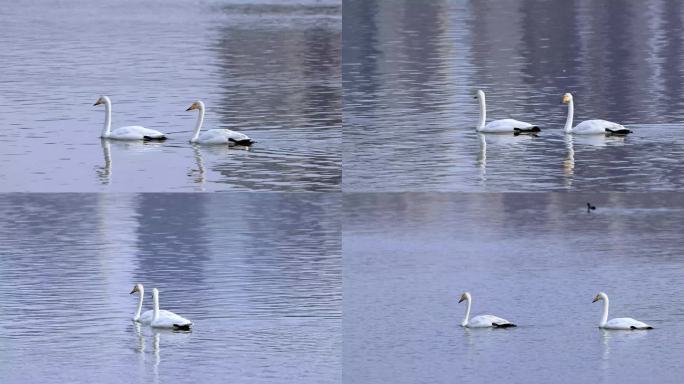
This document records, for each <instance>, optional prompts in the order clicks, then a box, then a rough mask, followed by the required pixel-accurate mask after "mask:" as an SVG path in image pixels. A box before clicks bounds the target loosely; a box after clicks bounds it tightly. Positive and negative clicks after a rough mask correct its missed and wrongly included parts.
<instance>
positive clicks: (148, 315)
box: [131, 284, 180, 325]
mask: <svg viewBox="0 0 684 384" xmlns="http://www.w3.org/2000/svg"><path fill="white" fill-rule="evenodd" d="M136 292H138V293H140V299H139V300H138V308H137V309H136V311H135V314H134V315H133V321H135V322H136V323H141V324H145V325H149V324H150V323H151V322H152V319H154V310H153V309H150V310H148V311H145V312H144V313H142V314H141V313H140V312H141V311H142V306H143V298H144V297H145V288H144V287H143V285H142V284H136V285H135V286H133V290H132V291H131V295H132V294H134V293H136ZM159 316H161V317H173V316H178V315H176V314H175V313H173V312H170V311H167V310H164V309H160V310H159ZM179 317H180V316H179Z"/></svg>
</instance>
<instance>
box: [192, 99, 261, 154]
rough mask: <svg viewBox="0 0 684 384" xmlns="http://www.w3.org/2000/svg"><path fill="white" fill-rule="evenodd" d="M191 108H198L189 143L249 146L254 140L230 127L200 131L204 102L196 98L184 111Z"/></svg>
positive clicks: (202, 121)
mask: <svg viewBox="0 0 684 384" xmlns="http://www.w3.org/2000/svg"><path fill="white" fill-rule="evenodd" d="M193 109H199V116H198V117H197V124H196V125H195V131H194V134H193V136H192V138H191V139H190V142H191V143H197V144H201V145H229V146H233V145H242V146H250V145H252V144H254V140H252V139H250V138H249V136H247V135H245V134H244V133H240V132H235V131H231V130H230V129H210V130H207V131H204V132H201V131H202V124H203V123H204V110H205V109H204V103H203V102H202V101H201V100H198V101H196V102H194V103H192V105H191V106H190V108H188V109H186V111H192V110H193Z"/></svg>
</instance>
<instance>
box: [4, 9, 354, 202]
mask: <svg viewBox="0 0 684 384" xmlns="http://www.w3.org/2000/svg"><path fill="white" fill-rule="evenodd" d="M340 8H341V5H340V2H339V1H337V0H324V1H316V0H296V1H291V0H288V1H278V2H268V1H256V2H251V1H250V2H245V1H239V0H237V1H230V0H229V1H212V0H210V1H180V0H171V1H166V0H164V1H161V0H153V1H145V2H143V3H141V2H138V1H132V0H125V1H115V2H106V1H105V2H91V1H83V0H67V1H60V2H59V3H58V4H55V3H54V2H51V1H40V2H37V1H27V0H21V1H13V2H10V3H7V4H4V5H3V10H2V12H1V13H0V25H2V31H3V33H2V34H1V35H0V46H2V50H3V53H2V55H1V56H0V67H2V68H3V71H2V81H0V191H10V192H14V191H38V192H41V191H50V192H54V191H67V192H90V191H124V192H131V191H133V192H139V191H152V192H166V191H216V190H276V191H321V190H325V191H330V190H333V191H335V190H339V183H340V177H341V168H340V163H341V151H340V141H341V97H342V96H341V95H342V86H341V74H340V66H339V64H340V33H341V15H340ZM102 94H106V95H108V96H110V98H111V99H112V104H113V114H112V120H113V121H112V127H113V128H116V127H119V126H124V125H143V126H145V127H147V128H153V129H157V130H160V131H162V132H166V133H169V137H170V138H169V140H167V141H166V142H165V143H164V144H162V145H159V144H143V143H115V142H112V143H111V144H110V145H109V146H103V145H102V144H101V143H100V139H99V135H100V130H101V129H102V126H103V123H104V116H105V112H104V108H103V106H97V107H94V106H93V103H94V102H95V100H97V98H98V97H99V96H100V95H102ZM197 99H202V100H203V101H204V102H205V104H206V105H207V114H206V118H205V124H204V127H205V129H208V128H232V129H236V130H239V131H241V132H244V133H247V134H248V135H249V136H251V137H252V138H253V139H255V140H256V141H257V144H256V145H254V146H253V148H252V150H250V151H244V150H228V149H226V148H204V147H194V146H192V145H190V144H189V143H188V139H189V138H190V137H191V136H192V135H191V131H192V129H193V128H194V124H195V121H196V119H197V111H191V112H185V110H186V109H187V108H188V106H190V104H191V103H192V102H193V101H195V100H197Z"/></svg>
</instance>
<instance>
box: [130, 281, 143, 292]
mask: <svg viewBox="0 0 684 384" xmlns="http://www.w3.org/2000/svg"><path fill="white" fill-rule="evenodd" d="M142 291H143V286H142V284H140V283H138V284H136V285H134V286H133V290H132V291H131V293H130V294H131V295H132V294H134V293H136V292H142Z"/></svg>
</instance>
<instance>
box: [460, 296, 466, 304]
mask: <svg viewBox="0 0 684 384" xmlns="http://www.w3.org/2000/svg"><path fill="white" fill-rule="evenodd" d="M465 299H466V298H465V296H461V298H460V299H458V302H459V303H460V302H462V301H463V300H465Z"/></svg>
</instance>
